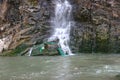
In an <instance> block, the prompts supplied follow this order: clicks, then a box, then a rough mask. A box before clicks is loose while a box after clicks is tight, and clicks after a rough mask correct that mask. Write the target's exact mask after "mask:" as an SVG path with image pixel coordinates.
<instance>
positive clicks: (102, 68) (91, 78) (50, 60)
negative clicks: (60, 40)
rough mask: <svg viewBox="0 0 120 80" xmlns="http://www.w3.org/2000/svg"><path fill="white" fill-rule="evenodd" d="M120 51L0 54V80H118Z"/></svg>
mask: <svg viewBox="0 0 120 80" xmlns="http://www.w3.org/2000/svg"><path fill="white" fill-rule="evenodd" d="M118 74H120V55H115V54H114V55H88V54H86V55H85V54H84V55H83V54H80V55H75V56H69V57H62V56H56V57H54V56H42V57H40V56H38V57H27V56H23V57H0V80H119V79H116V77H115V76H116V75H118Z"/></svg>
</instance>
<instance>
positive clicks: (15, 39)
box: [0, 0, 120, 55]
mask: <svg viewBox="0 0 120 80" xmlns="http://www.w3.org/2000/svg"><path fill="white" fill-rule="evenodd" d="M69 1H70V2H71V4H72V5H73V12H72V13H73V16H72V18H73V26H72V30H71V42H70V43H71V44H70V46H71V48H72V50H73V52H92V53H93V52H95V53H96V52H105V53H108V52H109V53H110V52H111V53H119V52H120V1H119V0H69ZM53 13H54V3H53V0H0V45H1V46H0V54H1V55H5V54H10V55H11V54H14V53H21V52H22V53H23V52H27V51H28V50H29V48H30V47H31V46H33V45H37V44H41V43H42V42H44V41H45V40H46V38H47V37H48V36H49V35H50V31H51V29H50V28H51V27H50V18H51V17H52V16H53V15H54V14H53Z"/></svg>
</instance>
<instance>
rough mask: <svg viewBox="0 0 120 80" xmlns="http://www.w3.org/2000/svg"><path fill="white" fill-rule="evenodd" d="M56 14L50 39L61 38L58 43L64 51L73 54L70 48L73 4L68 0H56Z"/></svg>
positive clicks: (52, 21) (52, 20) (52, 22)
mask: <svg viewBox="0 0 120 80" xmlns="http://www.w3.org/2000/svg"><path fill="white" fill-rule="evenodd" d="M54 2H55V16H54V17H53V18H52V19H51V26H52V28H53V30H54V31H53V34H52V36H51V37H50V38H49V39H48V41H54V40H56V39H58V40H59V42H58V45H59V47H61V49H62V50H63V52H64V53H67V54H68V55H73V54H72V52H71V50H70V48H69V44H68V43H69V40H70V29H71V10H72V6H71V5H70V3H69V2H68V1H67V0H54Z"/></svg>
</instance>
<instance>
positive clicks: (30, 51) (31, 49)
mask: <svg viewBox="0 0 120 80" xmlns="http://www.w3.org/2000/svg"><path fill="white" fill-rule="evenodd" d="M32 51H33V47H31V48H30V50H29V52H28V56H31V54H32Z"/></svg>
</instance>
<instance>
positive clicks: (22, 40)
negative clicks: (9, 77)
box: [0, 0, 54, 52]
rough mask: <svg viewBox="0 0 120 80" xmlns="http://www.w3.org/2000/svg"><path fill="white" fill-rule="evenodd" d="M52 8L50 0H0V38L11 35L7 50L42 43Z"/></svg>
mask: <svg viewBox="0 0 120 80" xmlns="http://www.w3.org/2000/svg"><path fill="white" fill-rule="evenodd" d="M53 10H54V9H53V6H52V4H51V1H50V0H0V39H1V40H2V39H4V38H6V37H7V36H12V38H11V39H10V40H11V42H10V43H9V44H8V45H9V47H8V49H7V50H12V49H13V50H14V49H15V48H16V47H17V46H19V45H20V44H26V45H28V46H32V45H34V44H39V43H42V42H43V40H44V39H45V38H46V37H47V36H48V34H49V32H48V30H49V29H50V26H49V25H50V24H49V20H50V16H51V12H53ZM46 34H47V35H46ZM1 44H2V41H1ZM2 51H6V50H5V49H4V48H2V49H1V51H0V52H2Z"/></svg>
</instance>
